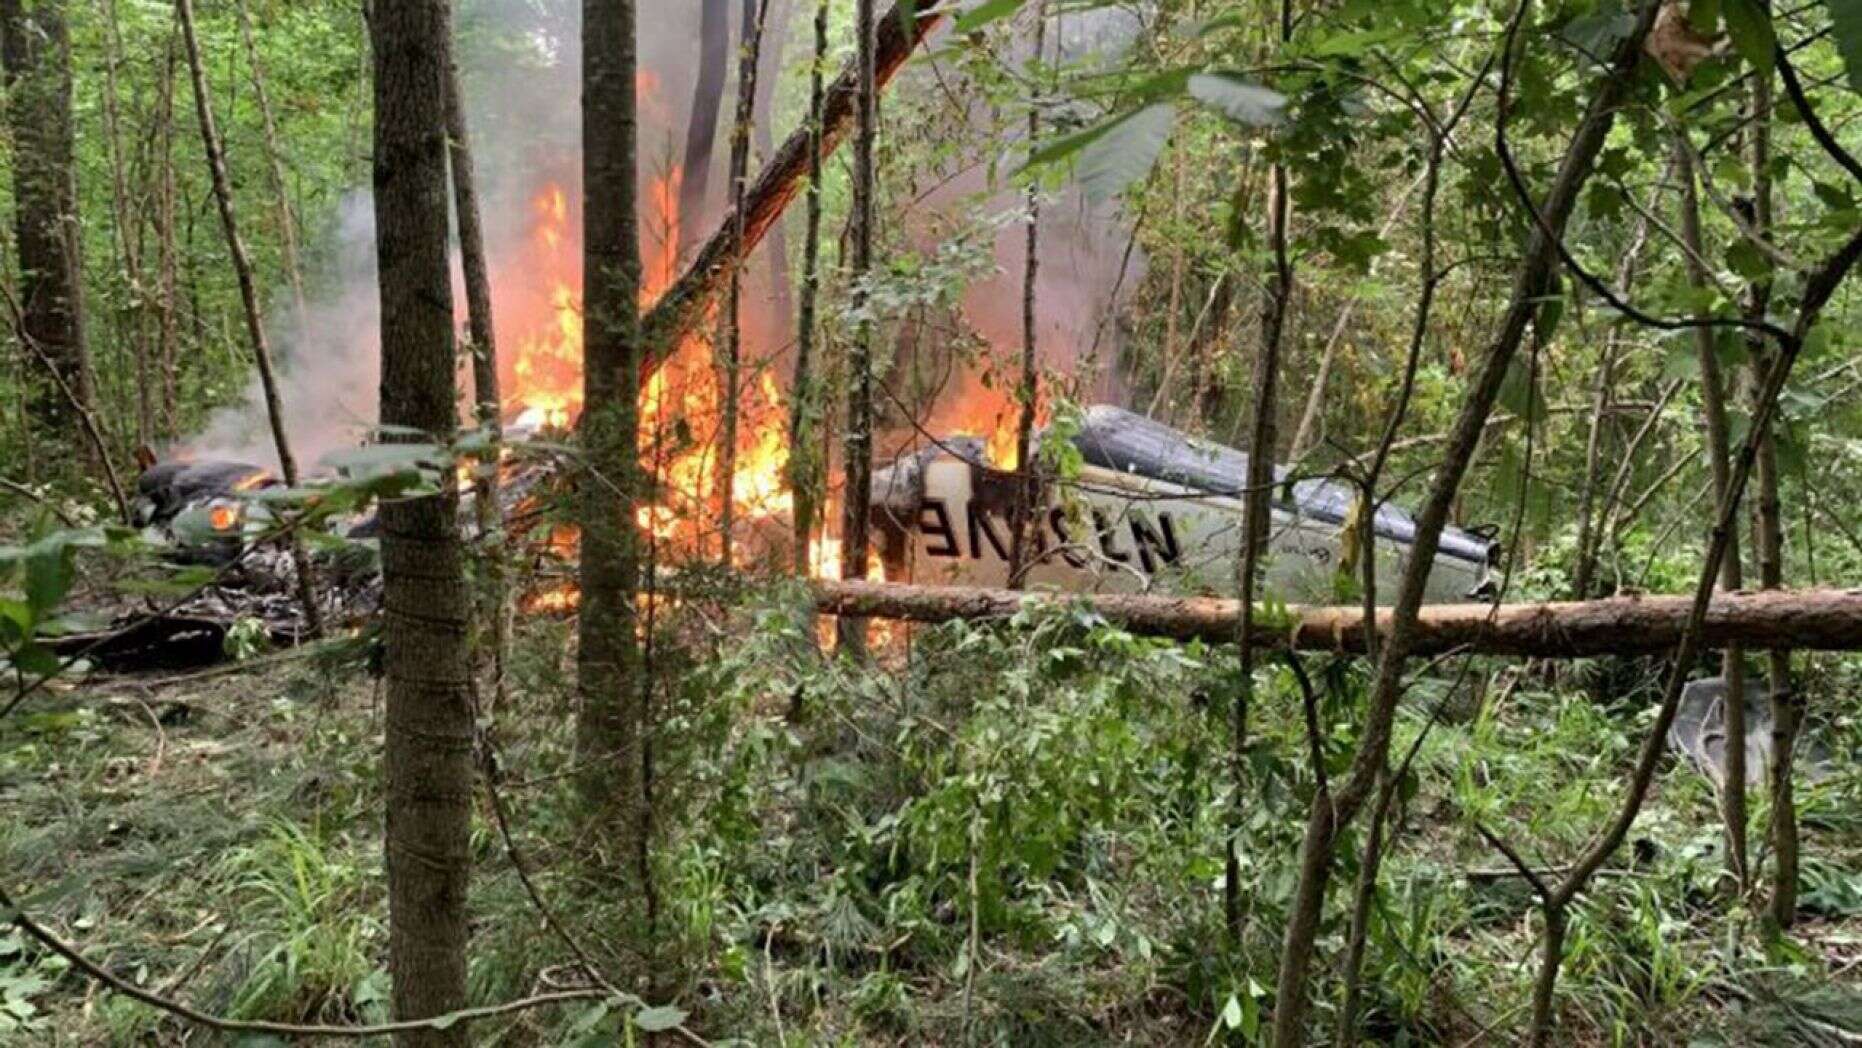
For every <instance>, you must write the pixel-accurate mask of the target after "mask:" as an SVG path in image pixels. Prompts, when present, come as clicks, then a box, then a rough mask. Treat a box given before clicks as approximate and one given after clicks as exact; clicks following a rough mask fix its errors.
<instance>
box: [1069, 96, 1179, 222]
mask: <svg viewBox="0 0 1862 1048" xmlns="http://www.w3.org/2000/svg"><path fill="white" fill-rule="evenodd" d="M1176 122H1177V110H1176V107H1175V106H1173V105H1171V104H1170V103H1168V102H1157V103H1153V104H1152V105H1148V106H1145V107H1144V108H1143V109H1140V110H1138V111H1137V112H1135V113H1132V114H1131V115H1130V116H1129V117H1127V118H1125V119H1124V120H1121V121H1119V123H1118V124H1117V125H1116V126H1114V127H1111V128H1108V129H1107V131H1106V133H1105V134H1103V135H1101V136H1099V137H1098V138H1097V139H1096V140H1094V141H1093V142H1092V143H1090V144H1089V145H1088V146H1087V148H1086V149H1085V150H1083V151H1082V152H1081V154H1080V166H1079V168H1078V171H1077V172H1076V174H1077V176H1078V178H1079V180H1080V185H1082V186H1083V187H1085V189H1086V196H1087V198H1088V199H1089V200H1093V201H1095V202H1097V201H1102V200H1107V199H1110V198H1111V197H1114V196H1117V195H1118V194H1119V193H1120V192H1121V191H1123V190H1124V189H1125V187H1126V186H1129V185H1131V184H1132V183H1133V182H1136V181H1137V180H1139V179H1141V178H1143V177H1144V176H1145V175H1146V174H1148V173H1149V172H1150V170H1151V166H1152V165H1153V164H1156V163H1157V156H1158V154H1159V153H1162V152H1163V151H1164V143H1165V142H1168V141H1169V140H1170V132H1171V129H1172V128H1173V127H1175V126H1176Z"/></svg>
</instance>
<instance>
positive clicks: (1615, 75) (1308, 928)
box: [1272, 0, 1660, 1048]
mask: <svg viewBox="0 0 1862 1048" xmlns="http://www.w3.org/2000/svg"><path fill="white" fill-rule="evenodd" d="M1659 6H1660V5H1659V4H1658V3H1656V2H1655V0H1649V2H1648V3H1646V4H1645V5H1644V7H1643V9H1642V11H1641V13H1640V14H1639V16H1638V18H1637V20H1636V23H1635V25H1634V26H1633V27H1632V28H1631V30H1630V32H1629V33H1628V34H1626V35H1625V36H1624V38H1623V39H1622V40H1621V41H1620V42H1619V43H1618V44H1617V47H1616V49H1615V51H1614V52H1613V53H1612V55H1611V57H1610V62H1609V71H1608V72H1607V73H1606V74H1605V79H1604V81H1603V83H1602V84H1600V85H1599V86H1598V88H1597V90H1596V93H1595V94H1594V95H1593V96H1592V98H1591V100H1590V104H1589V106H1588V107H1587V108H1586V110H1585V113H1584V117H1583V119H1582V120H1581V122H1580V123H1579V125H1578V128H1577V131H1576V133H1575V135H1574V136H1573V138H1572V140H1571V144H1570V146H1569V147H1568V148H1567V150H1566V152H1565V155H1564V158H1563V160H1562V161H1561V162H1560V163H1559V167H1558V174H1557V176H1556V178H1555V179H1554V181H1553V183H1552V186H1551V189H1550V191H1549V192H1548V193H1547V195H1546V200H1545V203H1544V204H1543V205H1542V207H1541V208H1540V210H1539V218H1540V219H1541V220H1542V222H1543V223H1544V224H1543V225H1542V226H1541V225H1538V224H1536V223H1535V225H1534V228H1533V230H1532V234H1531V237H1530V239H1529V240H1528V241H1527V245H1526V252H1525V256H1524V258H1522V259H1521V262H1520V266H1519V270H1518V273H1517V274H1516V276H1515V280H1514V283H1513V290H1512V293H1511V295H1510V299H1509V302H1508V305H1507V310H1506V313H1505V315H1504V316H1503V317H1502V319H1501V323H1500V326H1499V334H1498V335H1497V336H1496V338H1495V339H1494V342H1493V344H1492V346H1491V347H1490V348H1489V349H1488V352H1487V355H1486V357H1485V359H1484V360H1483V361H1482V362H1481V365H1480V369H1479V372H1478V373H1477V374H1476V375H1475V377H1474V383H1473V387H1472V388H1471V389H1470V390H1469V391H1468V396H1467V400H1466V401H1465V402H1464V403H1463V404H1462V408H1461V411H1460V413H1459V414H1458V415H1457V416H1456V419H1455V425H1454V429H1453V430H1452V433H1451V436H1450V437H1449V441H1448V444H1447V446H1446V447H1445V449H1444V455H1443V461H1442V466H1441V468H1440V469H1439V470H1437V472H1436V475H1435V480H1434V482H1433V484H1432V485H1431V488H1430V491H1429V498H1428V501H1427V502H1426V503H1425V504H1424V505H1423V509H1422V512H1421V514H1419V515H1418V517H1417V522H1416V535H1415V540H1414V543H1413V548H1412V549H1411V551H1410V553H1409V556H1408V559H1407V562H1406V564H1405V566H1404V570H1403V579H1402V583H1401V585H1400V587H1399V589H1398V593H1397V599H1396V603H1395V607H1394V608H1393V609H1392V611H1391V629H1390V631H1389V633H1388V635H1387V636H1386V637H1385V640H1384V644H1383V652H1382V655H1381V656H1380V658H1379V660H1378V665H1377V676H1376V683H1375V685H1374V687H1373V689H1372V692H1371V698H1370V701H1369V703H1368V708H1367V711H1366V715H1365V721H1364V729H1363V734H1362V735H1361V737H1360V741H1359V744H1358V752H1357V755H1356V757H1355V758H1354V759H1353V761H1352V768H1351V774H1350V777H1349V778H1348V779H1347V780H1346V782H1345V783H1344V785H1343V786H1342V787H1341V788H1339V789H1338V790H1337V791H1336V794H1335V796H1334V798H1333V800H1334V804H1335V805H1336V811H1335V812H1334V813H1333V814H1332V815H1331V816H1330V817H1329V818H1328V819H1327V820H1326V821H1327V823H1328V825H1327V826H1326V827H1325V830H1326V832H1324V833H1316V832H1312V830H1311V827H1309V832H1308V833H1307V834H1306V837H1305V839H1304V841H1303V843H1302V845H1301V847H1302V849H1303V851H1302V858H1301V862H1300V865H1301V876H1300V881H1299V884H1298V886H1297V888H1296V890H1295V894H1294V899H1293V903H1292V909H1291V912H1290V915H1289V918H1288V922H1287V931H1286V937H1285V940H1284V942H1283V944H1282V949H1281V957H1280V971H1279V979H1278V986H1277V989H1276V991H1275V995H1274V1027H1273V1037H1272V1043H1273V1044H1274V1045H1275V1046H1276V1048H1298V1045H1299V1044H1300V1043H1301V1042H1302V1041H1303V1040H1304V1038H1305V1017H1306V1003H1307V1002H1306V975H1307V971H1308V969H1309V968H1310V966H1311V964H1312V954H1313V945H1314V940H1315V937H1316V935H1317V933H1318V928H1319V916H1320V911H1321V909H1322V907H1323V905H1324V902H1325V892H1326V886H1327V884H1328V882H1329V881H1330V877H1331V867H1332V849H1333V844H1334V843H1335V839H1336V836H1337V833H1338V832H1339V831H1341V830H1342V829H1343V828H1344V827H1345V826H1347V825H1348V824H1349V823H1350V822H1351V820H1352V818H1353V817H1355V816H1356V814H1357V811H1358V809H1359V807H1360V806H1361V805H1362V804H1363V803H1364V801H1365V799H1366V798H1367V797H1368V796H1369V795H1370V792H1371V789H1372V788H1373V786H1374V785H1375V784H1376V781H1377V777H1378V776H1379V775H1380V774H1382V772H1383V769H1384V766H1385V763H1386V762H1387V761H1388V759H1389V750H1390V732H1391V728H1392V726H1393V724H1394V722H1395V717H1396V708H1397V703H1398V701H1399V700H1400V699H1401V698H1402V695H1403V676H1404V673H1403V671H1404V667H1405V664H1406V663H1407V662H1408V660H1409V656H1410V655H1412V654H1414V648H1413V644H1414V641H1415V639H1416V633H1417V628H1416V627H1417V622H1418V621H1419V617H1418V612H1419V611H1420V609H1421V606H1422V596H1423V588H1424V586H1425V585H1426V583H1427V582H1428V576H1429V571H1430V568H1431V566H1432V563H1433V561H1434V559H1435V554H1436V550H1437V549H1438V548H1439V545H1440V542H1441V537H1442V529H1443V527H1445V526H1446V525H1447V523H1448V515H1449V511H1450V510H1451V509H1452V508H1453V505H1454V501H1455V497H1456V495H1457V494H1458V493H1459V491H1460V488H1461V479H1462V477H1463V476H1464V475H1465V474H1466V472H1467V468H1468V463H1469V462H1470V461H1471V460H1472V459H1473V457H1474V449H1475V447H1476V446H1477V445H1478V444H1479V442H1480V438H1481V434H1482V433H1483V432H1484V431H1485V429H1486V421H1487V416H1488V415H1489V414H1490V413H1492V411H1493V405H1494V402H1495V400H1496V399H1497V398H1498V396H1499V393H1500V387H1501V385H1502V384H1503V383H1504V381H1505V379H1506V376H1507V373H1508V371H1509V370H1510V365H1511V364H1512V361H1513V357H1514V355H1515V353H1516V352H1517V351H1518V349H1519V346H1520V343H1521V342H1522V341H1524V339H1525V336H1526V332H1527V329H1528V328H1529V327H1530V326H1531V323H1532V320H1533V318H1535V317H1536V316H1537V315H1538V312H1539V308H1540V299H1541V298H1542V296H1543V295H1544V293H1545V289H1546V288H1547V287H1548V286H1550V284H1551V281H1552V279H1553V277H1554V276H1555V274H1556V271H1557V266H1558V264H1559V257H1558V251H1557V248H1558V244H1557V238H1558V237H1560V236H1562V235H1563V234H1564V229H1565V224H1566V222H1567V221H1568V220H1569V219H1570V217H1571V212H1572V209H1573V208H1574V207H1575V205H1576V203H1577V199H1578V196H1579V194H1580V193H1581V192H1582V190H1583V188H1584V185H1585V183H1586V182H1588V181H1589V179H1590V175H1591V171H1592V168H1593V166H1594V162H1595V160H1596V158H1597V154H1598V152H1599V151H1600V150H1601V149H1602V148H1603V143H1604V139H1605V138H1607V137H1608V136H1609V133H1610V128H1611V127H1612V126H1613V125H1614V124H1615V121H1616V111H1617V107H1618V106H1619V105H1620V104H1621V102H1622V99H1623V98H1624V97H1625V96H1626V95H1627V94H1628V92H1629V90H1630V86H1631V84H1632V83H1633V82H1634V74H1635V71H1636V66H1637V64H1638V63H1639V61H1640V57H1641V54H1642V41H1643V39H1644V37H1646V36H1647V35H1648V31H1649V26H1650V25H1651V24H1653V22H1654V20H1655V14H1656V10H1657V8H1658V7H1659ZM1524 14H1525V11H1524V9H1523V8H1522V9H1521V11H1520V12H1519V15H1520V16H1523V15H1524ZM1505 83H1506V81H1505V78H1504V77H1503V78H1502V84H1503V85H1504V84H1505ZM1504 108H1505V103H1504V102H1503V103H1502V113H1504ZM1502 119H1503V118H1502Z"/></svg>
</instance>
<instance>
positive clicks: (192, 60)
mask: <svg viewBox="0 0 1862 1048" xmlns="http://www.w3.org/2000/svg"><path fill="white" fill-rule="evenodd" d="M175 14H176V15H177V16H178V18H179V20H180V26H181V42H182V45H183V46H184V47H185V48H186V49H187V59H188V72H189V75H190V76H191V77H192V78H193V84H194V112H195V114H196V115H197V116H198V117H199V118H200V140H201V146H202V148H203V149H204V150H205V151H206V154H207V170H208V172H209V174H211V175H212V178H213V199H214V203H215V204H217V205H218V206H219V209H220V228H221V229H222V230H223V231H224V232H225V233H226V251H227V254H228V255H230V256H231V257H232V260H233V273H234V275H236V276H237V277H238V278H239V301H240V304H241V305H242V306H244V307H245V317H246V337H247V338H248V339H250V340H251V343H252V358H253V361H254V362H255V363H256V364H257V365H258V369H259V385H260V387H261V388H262V389H263V390H264V392H265V417H266V418H267V419H269V420H270V421H271V427H272V444H273V446H274V447H275V448H277V451H278V471H279V473H281V474H283V476H284V482H285V483H286V484H287V485H289V486H291V487H296V486H297V483H298V472H297V459H296V457H295V456H293V455H292V454H291V437H290V434H288V433H287V432H285V422H284V405H283V403H282V401H281V400H280V399H279V393H278V375H277V372H276V371H274V370H273V367H272V352H271V346H270V344H269V343H268V341H267V340H266V337H265V317H264V315H263V313H262V312H261V307H260V306H259V289H258V280H257V277H256V276H254V274H253V272H252V260H251V259H250V258H249V257H247V255H246V245H245V243H244V242H243V241H241V240H240V239H239V222H238V220H237V218H236V217H235V216H234V214H233V186H232V181H231V180H230V179H229V178H228V177H227V173H226V155H225V154H224V153H223V152H222V151H221V149H220V135H219V132H218V131H216V130H215V129H214V124H213V103H212V100H211V98H210V97H209V95H208V94H207V73H206V69H205V67H204V66H203V64H202V62H201V57H200V41H199V39H198V38H197V37H196V36H195V33H194V6H193V0H175ZM289 542H290V545H291V561H292V563H293V565H294V566H295V567H296V568H297V595H298V600H299V602H300V603H302V604H303V606H304V622H305V625H306V627H307V628H308V630H309V632H310V635H311V636H313V637H315V636H319V635H321V634H322V633H323V613H322V611H321V610H320V609H319V608H318V606H317V580H316V577H315V576H314V575H313V574H312V573H311V566H310V558H309V557H308V556H306V555H305V553H304V543H303V541H302V540H300V539H299V538H298V536H297V534H296V533H293V534H292V535H291V536H290V539H289Z"/></svg>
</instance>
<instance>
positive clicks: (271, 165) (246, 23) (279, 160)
mask: <svg viewBox="0 0 1862 1048" xmlns="http://www.w3.org/2000/svg"><path fill="white" fill-rule="evenodd" d="M234 7H235V9H236V10H237V12H238V14H239V35H240V37H241V38H242V39H243V40H244V41H245V45H246V63H247V65H248V66H249V67H250V70H251V73H252V97H253V99H254V100H255V101H256V102H258V104H259V118H260V126H261V127H263V128H264V131H265V160H266V171H267V173H268V174H269V175H270V176H271V183H272V201H273V206H274V207H275V208H276V209H277V218H278V246H279V250H280V251H281V252H282V254H283V256H284V275H285V280H287V281H289V282H290V284H291V299H292V302H293V304H295V305H296V306H297V319H298V323H300V324H302V323H305V322H306V321H307V320H308V317H309V312H308V308H307V307H306V305H305V301H304V271H303V267H302V266H300V265H299V264H298V254H297V221H296V219H294V218H293V217H292V215H291V190H290V187H289V186H288V185H286V183H285V177H284V150H283V149H282V148H281V147H280V146H279V143H278V124H277V121H276V119H275V118H274V117H273V116H272V104H271V99H270V98H269V97H268V96H267V94H266V91H265V65H264V63H263V62H261V61H260V59H259V45H258V41H257V40H255V39H254V38H253V35H252V15H251V13H250V12H249V11H248V10H247V8H246V0H236V3H235V4H234Z"/></svg>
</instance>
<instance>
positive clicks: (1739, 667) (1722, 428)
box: [1675, 131, 1750, 893]
mask: <svg viewBox="0 0 1862 1048" xmlns="http://www.w3.org/2000/svg"><path fill="white" fill-rule="evenodd" d="M1680 134H1681V132H1678V131H1677V132H1676V138H1675V172H1676V174H1678V175H1679V176H1680V178H1681V243H1682V246H1683V248H1684V249H1685V250H1683V252H1682V254H1683V255H1684V256H1685V261H1686V269H1687V279H1688V285H1689V286H1690V287H1692V288H1693V289H1694V291H1695V292H1697V293H1708V292H1709V291H1710V289H1711V287H1712V282H1711V278H1710V277H1709V276H1708V274H1707V265H1706V262H1705V261H1704V258H1705V256H1704V255H1703V254H1702V252H1703V251H1704V247H1703V245H1702V241H1701V233H1700V198H1699V195H1698V192H1697V190H1696V189H1695V181H1694V180H1695V172H1694V165H1693V150H1692V148H1691V147H1689V145H1688V143H1687V142H1686V141H1685V140H1684V139H1682V138H1681V137H1680ZM1709 315H1710V312H1709V310H1707V309H1706V308H1705V307H1704V306H1703V307H1697V308H1696V309H1695V311H1694V317H1695V319H1697V320H1705V319H1707V318H1708V317H1709ZM1719 339H1720V333H1719V332H1718V331H1716V330H1714V329H1713V328H1710V327H1697V328H1695V329H1694V349H1695V353H1696V355H1697V356H1698V357H1699V360H1700V406H1701V415H1702V416H1703V418H1704V420H1705V422H1706V445H1707V464H1708V467H1709V468H1710V470H1711V472H1712V475H1713V501H1714V504H1715V505H1720V504H1722V503H1723V502H1724V501H1725V499H1726V493H1727V489H1728V486H1729V485H1730V484H1731V478H1732V471H1733V447H1732V438H1731V436H1729V432H1728V426H1727V418H1726V394H1727V391H1728V389H1729V386H1728V383H1727V381H1726V379H1725V378H1723V377H1722V376H1721V374H1720V357H1719V348H1718V344H1719ZM1740 576H1741V572H1740V567H1739V532H1738V530H1737V529H1735V530H1734V531H1733V533H1732V534H1730V535H1728V536H1727V542H1726V556H1725V558H1724V559H1722V560H1721V561H1720V588H1721V589H1724V590H1728V591H1732V590H1738V589H1741V588H1742V587H1743V586H1744V581H1743V580H1742V579H1741V577H1740ZM1720 674H1721V676H1722V677H1724V678H1725V680H1726V698H1725V700H1724V701H1723V702H1722V703H1721V707H1720V708H1721V711H1722V717H1723V718H1724V723H1725V725H1726V737H1727V738H1728V739H1743V738H1745V737H1746V664H1745V657H1744V655H1743V654H1741V652H1740V650H1739V647H1738V646H1737V645H1733V646H1729V647H1728V648H1727V649H1726V651H1725V652H1724V653H1723V654H1722V656H1721V660H1720ZM1720 818H1721V822H1722V824H1723V825H1724V827H1725V831H1726V872H1727V874H1728V875H1729V876H1731V877H1732V879H1733V888H1734V891H1735V892H1737V893H1744V891H1745V889H1746V886H1747V884H1749V883H1750V873H1749V871H1748V870H1747V868H1746V748H1745V747H1744V746H1727V747H1726V775H1725V776H1724V781H1723V782H1722V784H1721V786H1720Z"/></svg>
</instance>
